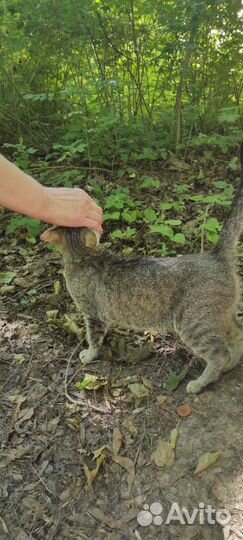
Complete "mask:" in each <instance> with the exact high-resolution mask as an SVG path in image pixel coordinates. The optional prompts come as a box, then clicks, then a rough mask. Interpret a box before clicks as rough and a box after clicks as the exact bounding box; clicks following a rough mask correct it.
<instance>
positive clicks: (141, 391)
mask: <svg viewBox="0 0 243 540" xmlns="http://www.w3.org/2000/svg"><path fill="white" fill-rule="evenodd" d="M128 388H129V390H130V392H131V393H132V395H133V396H134V397H135V398H138V399H141V398H143V397H146V396H147V395H148V394H149V390H148V388H146V387H145V386H144V384H139V383H133V384H129V385H128Z"/></svg>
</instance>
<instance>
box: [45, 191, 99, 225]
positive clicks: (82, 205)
mask: <svg viewBox="0 0 243 540" xmlns="http://www.w3.org/2000/svg"><path fill="white" fill-rule="evenodd" d="M44 189H45V191H46V195H47V206H46V211H45V217H44V218H43V221H46V222H47V223H51V224H52V225H60V226H63V227H89V228H91V229H95V230H96V231H98V232H99V233H102V232H103V231H102V221H103V213H102V209H101V208H100V207H99V206H98V205H97V204H96V202H95V201H94V200H93V199H92V198H91V197H90V196H89V195H88V193H86V191H84V190H83V189H79V188H62V187H60V188H59V187H58V188H50V187H47V188H44Z"/></svg>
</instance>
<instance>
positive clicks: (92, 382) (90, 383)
mask: <svg viewBox="0 0 243 540" xmlns="http://www.w3.org/2000/svg"><path fill="white" fill-rule="evenodd" d="M107 383H108V380H107V378H106V377H98V376H97V375H93V373H85V375H84V378H83V380H82V381H81V382H77V383H76V384H75V386H76V388H78V389H83V388H85V390H98V389H99V388H101V387H102V386H106V385H107Z"/></svg>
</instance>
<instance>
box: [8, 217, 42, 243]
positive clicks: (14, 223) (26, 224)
mask: <svg viewBox="0 0 243 540" xmlns="http://www.w3.org/2000/svg"><path fill="white" fill-rule="evenodd" d="M18 229H27V231H28V233H29V235H30V237H33V238H36V237H37V236H38V235H39V234H40V231H41V222H40V221H39V220H38V219H32V218H29V217H22V216H14V217H12V219H11V220H10V222H9V224H8V226H7V233H8V234H11V233H13V232H15V231H16V230H18Z"/></svg>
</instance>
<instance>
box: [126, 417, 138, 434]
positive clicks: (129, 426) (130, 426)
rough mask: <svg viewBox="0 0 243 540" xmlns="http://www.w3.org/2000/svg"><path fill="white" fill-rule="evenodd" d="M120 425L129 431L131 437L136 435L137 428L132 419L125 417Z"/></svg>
mask: <svg viewBox="0 0 243 540" xmlns="http://www.w3.org/2000/svg"><path fill="white" fill-rule="evenodd" d="M122 425H123V426H124V428H126V429H127V431H129V433H131V434H132V435H137V432H138V428H137V426H135V424H134V422H133V418H132V417H130V416H127V417H126V418H125V419H124V420H123V422H122Z"/></svg>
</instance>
